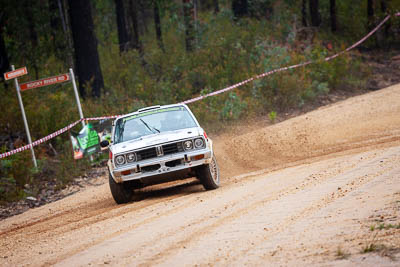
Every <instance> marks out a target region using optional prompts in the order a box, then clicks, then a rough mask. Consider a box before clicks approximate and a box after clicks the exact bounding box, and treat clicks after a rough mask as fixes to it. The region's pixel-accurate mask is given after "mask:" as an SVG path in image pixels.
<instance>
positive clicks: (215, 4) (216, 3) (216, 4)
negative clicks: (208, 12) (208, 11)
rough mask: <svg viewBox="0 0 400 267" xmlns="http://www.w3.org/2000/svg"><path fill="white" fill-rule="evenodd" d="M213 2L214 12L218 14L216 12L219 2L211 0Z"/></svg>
mask: <svg viewBox="0 0 400 267" xmlns="http://www.w3.org/2000/svg"><path fill="white" fill-rule="evenodd" d="M213 4H214V14H218V13H219V3H218V0H213Z"/></svg>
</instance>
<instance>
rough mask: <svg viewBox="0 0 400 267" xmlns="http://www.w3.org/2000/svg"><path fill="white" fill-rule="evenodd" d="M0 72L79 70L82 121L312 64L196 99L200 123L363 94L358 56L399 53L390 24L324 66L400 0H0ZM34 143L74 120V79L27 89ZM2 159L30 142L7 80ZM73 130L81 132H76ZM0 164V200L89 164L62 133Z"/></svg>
mask: <svg viewBox="0 0 400 267" xmlns="http://www.w3.org/2000/svg"><path fill="white" fill-rule="evenodd" d="M0 6H1V10H0V70H1V73H4V72H7V71H9V70H10V65H15V67H16V68H19V67H23V66H26V67H27V68H28V72H29V74H28V75H27V76H23V77H21V79H20V82H26V81H31V80H36V79H40V78H44V77H49V76H54V75H57V74H62V73H67V72H68V69H69V68H71V67H72V68H73V69H74V70H75V74H76V76H77V79H78V85H79V92H80V96H81V101H82V107H83V113H84V115H85V117H94V116H105V115H117V114H125V113H129V112H133V111H135V110H137V109H138V108H142V107H145V106H149V105H163V104H172V103H177V102H181V101H184V100H187V99H190V98H192V97H196V96H199V95H204V94H207V93H210V92H213V91H216V90H218V89H221V88H224V87H226V86H229V85H232V84H234V83H237V82H240V81H242V80H245V79H247V78H250V77H253V76H254V75H256V74H260V73H264V72H267V71H270V70H273V69H276V68H279V67H283V66H288V65H291V64H297V63H301V62H305V61H308V60H313V61H315V63H314V64H312V65H309V66H307V67H302V68H298V69H295V70H290V71H286V72H282V73H277V74H274V75H272V76H269V77H267V78H263V79H260V80H256V81H254V82H252V83H249V84H247V85H245V86H242V87H240V88H238V89H235V90H234V91H231V92H228V93H224V94H221V95H218V96H215V97H210V98H206V99H205V100H202V101H199V102H196V103H193V104H191V105H190V108H191V109H192V110H193V112H194V113H195V114H196V117H197V118H198V119H199V120H200V123H201V124H202V125H203V126H205V128H210V129H212V130H213V131H216V132H218V131H221V130H223V129H224V127H225V126H226V125H229V124H230V123H232V122H234V121H238V120H241V119H248V118H250V117H257V116H268V117H269V118H270V119H271V120H273V119H274V117H275V116H276V113H277V112H278V113H279V112H283V111H285V110H287V109H290V108H300V107H302V106H303V105H305V104H307V103H312V102H313V101H315V99H316V98H317V97H318V96H320V95H324V94H328V93H329V92H332V91H335V90H347V91H348V90H360V89H363V88H365V84H366V81H367V80H368V75H369V73H370V70H369V69H368V67H367V66H366V65H365V64H363V60H362V57H361V54H362V52H363V51H373V50H376V49H382V48H383V49H387V51H390V49H391V48H392V47H396V46H397V47H398V45H399V42H400V38H399V35H400V23H399V19H395V18H392V19H391V20H390V21H389V22H387V23H386V24H385V26H384V27H383V28H382V29H381V30H380V31H379V32H378V33H377V34H375V35H374V36H373V37H372V38H370V39H369V40H368V41H367V42H365V43H364V44H362V46H361V47H360V48H359V49H358V50H353V51H352V52H351V53H347V54H344V55H342V56H340V57H338V58H336V59H334V60H332V61H330V62H325V61H323V58H325V57H326V56H328V55H333V54H334V53H336V52H338V51H341V50H344V49H345V48H346V47H348V46H349V45H350V44H352V43H354V42H355V41H357V40H358V39H360V38H361V37H363V36H364V35H365V34H366V33H367V32H369V31H370V30H371V29H372V28H373V27H375V26H376V25H377V24H378V22H380V21H381V20H382V19H383V18H384V17H385V16H386V15H387V14H393V13H395V12H398V11H399V9H400V0H354V1H340V0H339V1H336V0H174V1H167V0H136V1H135V0H114V1H112V0H96V1H94V0H93V1H91V0H37V1H34V0H18V1H10V0H0ZM22 98H23V102H24V105H25V111H26V115H27V118H28V123H29V127H30V132H31V135H32V139H33V140H37V139H39V138H42V137H43V136H46V135H48V134H49V133H52V132H54V131H56V130H58V129H60V128H63V127H64V126H66V125H68V124H70V123H71V122H74V121H76V120H78V119H79V115H78V111H77V107H76V103H75V98H74V95H73V90H72V86H71V84H59V85H56V86H51V87H44V88H38V89H33V90H28V91H26V92H23V94H22ZM0 106H1V113H0V153H3V152H6V151H10V150H12V149H15V148H17V147H20V146H22V145H24V144H27V138H26V134H25V130H24V125H23V120H22V115H21V111H20V108H19V104H18V99H17V96H16V91H15V87H14V84H13V82H12V80H10V81H4V80H3V81H0ZM74 130H75V131H79V126H77V127H76V129H74ZM35 153H36V155H37V157H38V163H39V167H38V168H34V167H33V165H32V161H31V157H30V156H31V155H30V151H29V150H27V151H24V152H21V153H18V154H15V155H13V156H10V157H7V158H5V159H2V160H1V161H0V204H4V203H7V202H9V201H15V200H18V199H22V198H25V197H27V196H35V195H37V194H38V193H39V192H40V191H41V190H43V187H44V186H47V185H49V183H51V184H55V185H56V188H57V189H60V188H63V187H64V186H65V185H66V184H68V183H69V182H70V181H72V180H73V179H74V177H77V176H79V175H80V174H82V173H84V172H85V170H87V169H88V168H90V166H91V164H90V162H89V161H87V160H80V161H74V160H73V158H72V151H71V144H70V140H69V136H68V134H63V135H61V136H58V137H56V138H54V139H52V140H50V141H49V142H47V143H45V144H42V145H40V146H37V147H35Z"/></svg>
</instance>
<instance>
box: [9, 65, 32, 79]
mask: <svg viewBox="0 0 400 267" xmlns="http://www.w3.org/2000/svg"><path fill="white" fill-rule="evenodd" d="M26 74H28V70H27V69H26V67H23V68H20V69H16V70H13V71H9V72H6V73H4V79H5V80H6V81H7V80H9V79H14V78H17V77H19V76H22V75H26Z"/></svg>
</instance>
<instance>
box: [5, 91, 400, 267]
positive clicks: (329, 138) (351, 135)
mask: <svg viewBox="0 0 400 267" xmlns="http://www.w3.org/2000/svg"><path fill="white" fill-rule="evenodd" d="M214 141H215V146H216V154H217V158H218V160H219V164H220V167H221V173H222V187H221V188H219V189H218V190H214V191H208V192H206V191H204V189H203V188H202V186H201V185H200V184H198V183H197V182H196V180H191V181H186V182H183V183H180V184H179V185H176V184H170V185H167V186H161V187H160V186H158V187H153V188H149V189H146V190H142V191H140V192H138V194H137V196H138V201H136V202H132V203H129V204H126V205H116V204H115V203H114V201H113V200H112V197H111V195H110V192H109V189H108V185H107V184H106V183H105V184H103V185H101V186H96V187H90V188H88V189H86V190H85V191H83V192H80V193H77V194H75V195H72V196H70V197H67V198H65V199H63V200H60V201H57V202H54V203H51V204H48V205H45V206H42V207H40V208H36V209H32V210H29V211H28V212H25V213H23V214H21V215H18V216H14V217H11V218H8V219H6V220H3V221H1V222H0V266H25V265H29V266H40V265H58V266H87V265H114V266H130V265H143V266H147V265H164V266H182V265H208V264H210V265H226V266H232V265H233V266H243V265H250V266H253V265H256V266H277V265H284V266H294V265H296V266H299V265H300V266H306V265H310V264H315V265H318V266H331V265H334V266H348V265H351V266H353V265H363V266H376V265H377V266H399V265H400V85H397V86H394V87H390V88H387V89H383V90H380V91H377V92H373V93H370V94H367V95H363V96H358V97H354V98H351V99H348V100H346V101H343V102H339V103H337V104H334V105H331V106H327V107H323V108H320V109H318V110H316V111H314V112H311V113H307V114H305V115H302V116H299V117H296V118H293V119H290V120H287V121H285V122H282V123H279V124H276V125H273V126H270V127H262V128H260V127H259V126H256V125H252V126H247V127H243V128H242V129H236V130H234V131H232V133H227V134H225V135H223V136H219V137H216V138H215V140H214ZM101 179H104V181H106V179H107V178H106V177H103V178H101Z"/></svg>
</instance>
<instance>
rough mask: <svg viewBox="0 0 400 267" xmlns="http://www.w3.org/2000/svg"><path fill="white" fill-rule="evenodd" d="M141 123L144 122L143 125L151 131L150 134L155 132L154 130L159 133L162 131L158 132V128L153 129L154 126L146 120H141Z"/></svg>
mask: <svg viewBox="0 0 400 267" xmlns="http://www.w3.org/2000/svg"><path fill="white" fill-rule="evenodd" d="M140 121H141V122H143V124H144V125H145V126H146V127H147V129H149V130H150V132H153V133H154V131H153V130H156V131H157V132H158V133H160V130H158V129H157V128H155V127H153V126H149V125H148V124H147V123H146V122H145V121H144V120H142V119H140Z"/></svg>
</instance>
